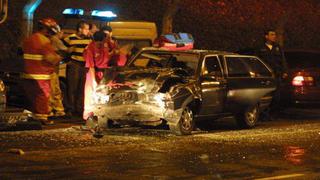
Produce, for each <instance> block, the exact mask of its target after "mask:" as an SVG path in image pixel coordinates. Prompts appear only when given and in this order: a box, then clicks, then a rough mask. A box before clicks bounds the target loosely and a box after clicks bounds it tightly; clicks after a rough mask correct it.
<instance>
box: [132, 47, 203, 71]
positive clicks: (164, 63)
mask: <svg viewBox="0 0 320 180" xmlns="http://www.w3.org/2000/svg"><path fill="white" fill-rule="evenodd" d="M129 66H131V67H143V68H180V69H183V70H184V71H186V72H187V74H188V75H190V76H193V75H194V74H195V72H196V69H197V66H198V55H197V54H191V53H181V52H180V53H178V52H176V53H174V52H169V53H168V52H142V53H141V54H139V55H138V56H137V57H136V58H135V59H133V60H132V61H131V63H130V65H129Z"/></svg>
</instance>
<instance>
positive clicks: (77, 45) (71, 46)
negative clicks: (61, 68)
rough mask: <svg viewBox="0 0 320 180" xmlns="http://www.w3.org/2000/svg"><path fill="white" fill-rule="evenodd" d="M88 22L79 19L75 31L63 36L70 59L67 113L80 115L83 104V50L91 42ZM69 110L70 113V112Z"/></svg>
mask: <svg viewBox="0 0 320 180" xmlns="http://www.w3.org/2000/svg"><path fill="white" fill-rule="evenodd" d="M89 35H90V34H89V24H88V23H87V22H84V21H81V22H79V23H78V25H77V33H75V34H71V35H70V36H68V37H66V38H64V40H63V42H64V44H65V45H66V46H67V47H68V52H69V53H70V61H69V62H68V64H67V72H66V73H67V74H66V76H67V89H68V90H67V102H68V106H70V107H67V113H68V114H69V115H71V113H72V114H78V115H82V112H83V104H84V84H85V77H86V68H85V60H84V58H83V56H82V55H83V51H84V50H85V48H86V47H87V45H88V44H89V43H90V42H91V38H90V36H89ZM70 112H71V113H70Z"/></svg>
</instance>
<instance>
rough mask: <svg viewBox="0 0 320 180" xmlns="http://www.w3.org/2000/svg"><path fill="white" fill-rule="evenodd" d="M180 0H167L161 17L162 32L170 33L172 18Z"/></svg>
mask: <svg viewBox="0 0 320 180" xmlns="http://www.w3.org/2000/svg"><path fill="white" fill-rule="evenodd" d="M179 3H180V0H168V1H167V8H166V10H165V12H164V14H163V17H162V34H167V33H172V30H173V18H174V16H175V14H176V12H177V11H178V8H179Z"/></svg>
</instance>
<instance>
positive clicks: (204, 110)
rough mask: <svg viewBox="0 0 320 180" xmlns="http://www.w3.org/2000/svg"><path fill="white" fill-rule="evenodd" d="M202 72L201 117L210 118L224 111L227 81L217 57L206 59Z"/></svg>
mask: <svg viewBox="0 0 320 180" xmlns="http://www.w3.org/2000/svg"><path fill="white" fill-rule="evenodd" d="M201 66H202V67H201V72H200V86H201V99H202V103H201V108H200V113H199V114H200V115H201V116H210V115H214V114H217V113H221V112H222V111H223V110H224V103H225V98H226V81H225V78H224V76H223V69H222V66H221V63H220V60H219V58H218V56H217V55H208V56H205V57H204V61H203V62H202V65H201Z"/></svg>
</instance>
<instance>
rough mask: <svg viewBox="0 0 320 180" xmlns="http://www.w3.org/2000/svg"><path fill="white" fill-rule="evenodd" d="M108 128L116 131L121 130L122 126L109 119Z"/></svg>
mask: <svg viewBox="0 0 320 180" xmlns="http://www.w3.org/2000/svg"><path fill="white" fill-rule="evenodd" d="M106 128H107V129H116V128H121V126H120V124H117V123H116V122H114V121H113V120H112V119H108V120H107V123H106Z"/></svg>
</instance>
